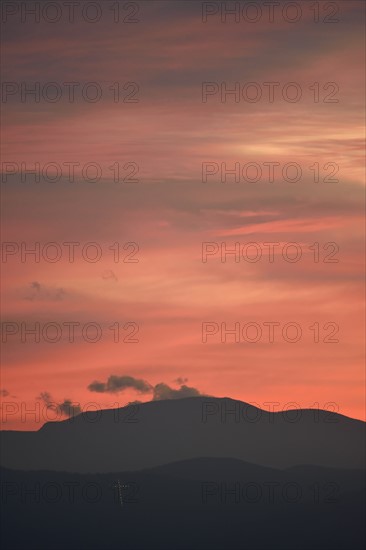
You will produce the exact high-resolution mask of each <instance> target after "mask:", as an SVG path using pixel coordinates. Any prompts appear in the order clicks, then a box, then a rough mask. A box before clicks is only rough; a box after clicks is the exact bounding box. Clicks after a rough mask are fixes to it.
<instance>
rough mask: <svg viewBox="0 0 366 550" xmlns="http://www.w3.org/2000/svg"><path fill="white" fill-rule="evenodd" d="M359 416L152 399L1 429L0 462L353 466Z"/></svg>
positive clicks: (361, 456)
mask: <svg viewBox="0 0 366 550" xmlns="http://www.w3.org/2000/svg"><path fill="white" fill-rule="evenodd" d="M364 426H365V424H364V422H362V421H360V420H354V419H351V418H348V417H345V416H342V415H339V414H335V413H331V412H329V411H321V410H320V411H319V410H311V409H303V410H300V411H299V410H295V411H289V412H287V413H283V412H276V413H269V412H266V411H264V410H261V409H258V408H256V407H253V406H252V405H249V404H247V403H244V402H240V401H234V400H232V399H228V398H211V397H209V398H208V397H191V398H185V399H175V400H166V401H152V402H148V403H141V404H138V405H130V406H128V407H123V408H121V409H114V410H111V409H109V410H103V411H99V412H98V413H95V412H86V413H82V414H80V415H78V416H76V417H74V418H70V419H68V420H65V421H62V422H48V423H46V424H45V425H44V426H43V427H42V428H41V429H40V430H38V431H36V432H17V431H3V432H1V439H2V451H1V465H2V466H4V467H8V468H14V469H19V470H52V471H66V472H80V473H97V472H100V473H107V472H116V471H134V470H141V469H146V468H153V467H157V466H160V465H164V464H168V463H172V462H177V461H184V460H192V459H197V458H202V457H209V458H220V457H221V458H231V459H237V460H241V461H245V462H248V463H252V464H258V465H261V466H265V467H270V468H289V467H293V466H301V465H316V466H322V467H333V468H346V469H358V468H363V467H364V464H365V447H364V435H365V431H364Z"/></svg>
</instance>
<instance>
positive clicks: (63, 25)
mask: <svg viewBox="0 0 366 550" xmlns="http://www.w3.org/2000/svg"><path fill="white" fill-rule="evenodd" d="M31 4H34V2H33V3H32V2H29V3H28V5H31ZM48 4H50V3H48ZM58 4H59V6H60V7H59V10H58V11H52V9H54V8H52V6H51V8H48V9H47V10H46V11H41V12H40V14H39V22H36V21H35V20H34V18H35V17H36V16H37V15H36V16H35V15H32V14H31V13H26V12H22V10H21V6H20V3H19V2H4V5H5V8H3V9H4V10H5V11H3V12H2V32H3V48H2V80H3V87H2V103H1V110H2V136H1V137H2V140H1V157H2V164H1V172H2V173H1V179H2V183H1V186H2V204H1V206H2V240H3V243H2V263H1V268H2V275H3V276H2V287H1V302H2V319H3V323H2V371H1V395H2V397H1V399H2V428H3V429H19V430H35V429H39V428H40V426H41V425H42V424H43V423H44V422H45V421H47V420H51V419H53V418H55V419H58V420H62V419H65V418H67V415H68V414H71V413H70V410H71V409H72V410H74V411H79V410H87V409H88V407H89V408H93V407H95V408H97V407H100V408H109V407H113V406H123V405H124V404H126V403H128V402H132V401H135V400H139V401H149V400H151V399H162V398H176V397H184V396H191V395H192V396H193V395H198V394H203V395H207V396H216V397H231V398H233V399H238V400H242V401H245V402H250V403H256V404H257V405H258V406H260V407H261V408H264V409H270V407H272V409H273V408H274V409H275V410H283V409H285V408H296V407H297V406H299V407H301V408H313V407H315V408H316V407H320V408H325V409H327V410H333V411H335V412H339V413H341V414H345V415H347V416H351V417H354V418H361V419H365V400H364V382H365V371H364V331H365V323H364V278H363V271H364V197H365V195H364V187H363V182H364V169H363V157H362V152H363V144H364V140H363V138H364V113H365V111H364V70H363V67H364V61H365V60H364V30H363V25H364V4H363V2H359V1H353V0H347V1H344V0H340V1H337V2H330V3H328V4H326V3H324V2H315V3H314V2H307V1H303V2H292V3H290V4H291V5H290V6H287V8H286V3H284V2H278V3H277V4H276V3H275V5H274V6H273V11H270V8H269V7H268V2H267V4H266V3H263V2H261V1H259V2H250V3H248V2H240V3H236V5H237V6H239V7H237V8H236V9H237V10H238V11H237V12H236V14H235V15H228V14H226V16H225V3H222V2H206V3H205V2H193V1H192V2H191V1H184V2H183V1H182V2H180V1H166V2H165V1H155V0H149V1H141V2H132V3H131V2H130V3H127V2H119V3H113V2H109V1H105V2H101V3H98V2H96V3H94V7H93V6H91V7H90V6H89V7H88V6H85V5H86V4H93V3H90V2H89V3H88V2H80V5H81V6H82V7H83V8H84V12H82V7H81V6H76V7H75V12H74V15H73V21H70V19H72V17H71V16H70V13H69V12H68V11H67V10H68V9H69V8H67V6H65V5H64V3H62V2H61V3H58ZM226 4H227V5H230V6H231V7H232V6H234V7H235V3H234V2H231V3H230V2H229V3H226ZM287 4H289V3H287ZM40 5H41V7H42V6H43V5H44V3H42V2H41V4H40ZM113 5H114V6H115V7H114V8H113ZM117 5H118V6H119V12H117V11H116V10H117V8H116V6H117ZM311 5H312V6H313V8H311ZM95 6H97V8H96V7H95ZM54 10H55V9H54ZM93 10H94V11H93ZM57 18H58V20H57V21H55V22H51V19H57ZM93 18H95V19H96V20H95V22H92V21H91V19H93ZM114 18H115V19H118V21H114ZM225 18H226V20H225ZM250 19H252V21H250ZM71 83H73V84H71ZM31 89H33V90H35V93H33V94H32V93H31V92H29V90H31ZM27 90H28V93H27ZM72 99H73V101H72ZM27 170H28V172H27ZM32 171H33V173H32ZM34 171H35V172H36V175H35V174H34ZM52 243H53V244H52ZM65 243H66V244H65ZM70 243H73V244H70ZM265 243H267V244H265ZM271 243H272V244H271ZM291 243H292V244H291ZM294 243H295V244H294ZM32 249H33V250H35V253H34V254H31V253H28V254H27V253H26V251H27V250H28V251H29V250H32ZM37 323H38V325H37ZM73 323H75V324H73ZM37 327H38V328H37ZM117 327H118V330H117ZM32 329H33V330H35V331H36V332H35V333H34V332H33V334H32V333H31V332H27V330H28V331H31V330H32ZM37 331H38V332H37ZM230 331H231V332H230ZM52 340H54V341H52ZM94 340H95V341H94ZM289 404H290V405H289ZM291 404H292V405H291ZM31 411H36V413H32V412H31ZM52 415H54V416H52Z"/></svg>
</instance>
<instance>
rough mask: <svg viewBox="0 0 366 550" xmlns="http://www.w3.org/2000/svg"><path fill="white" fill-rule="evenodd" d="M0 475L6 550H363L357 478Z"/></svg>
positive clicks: (216, 466) (181, 467) (174, 467)
mask: <svg viewBox="0 0 366 550" xmlns="http://www.w3.org/2000/svg"><path fill="white" fill-rule="evenodd" d="M0 475H1V482H2V497H1V498H2V504H3V522H2V534H1V542H2V543H3V546H2V547H3V548H5V549H6V550H15V549H17V550H18V549H19V550H20V549H22V550H23V549H24V548H28V549H29V550H61V549H62V550H64V548H72V549H74V548H75V549H76V548H88V549H94V550H108V549H109V550H117V549H121V548H123V549H125V550H132V549H134V550H143V549H145V548H146V549H147V548H151V549H156V550H158V549H159V550H165V549H166V550H168V549H169V550H175V549H180V550H201V549H202V550H203V549H210V550H211V549H213V550H218V549H220V550H223V549H224V548H230V549H231V548H233V549H240V550H242V549H244V548H245V549H248V550H293V549H294V548H296V549H297V550H323V549H324V550H349V549H350V548H352V549H353V550H361V549H363V548H364V544H365V517H366V516H365V515H364V512H365V509H364V508H365V506H364V503H365V501H364V487H365V477H364V472H362V471H357V470H340V469H333V468H317V467H314V466H312V467H308V466H298V467H296V468H290V469H285V470H276V469H273V468H265V467H262V466H258V465H255V464H248V463H244V462H241V461H238V460H233V459H226V458H220V459H217V458H216V459H212V458H200V459H195V460H189V461H181V462H177V463H172V464H166V465H164V466H159V467H157V468H152V469H149V470H141V471H138V472H136V471H134V472H118V473H109V474H73V473H67V472H51V471H32V472H24V471H15V470H9V469H0ZM118 480H120V483H121V486H122V489H121V495H122V506H121V505H120V501H119V498H118V494H117V491H116V488H115V487H114V485H115V484H116V481H118Z"/></svg>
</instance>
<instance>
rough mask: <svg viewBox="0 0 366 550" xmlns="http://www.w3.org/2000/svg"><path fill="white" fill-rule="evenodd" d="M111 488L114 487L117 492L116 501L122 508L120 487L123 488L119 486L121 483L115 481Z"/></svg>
mask: <svg viewBox="0 0 366 550" xmlns="http://www.w3.org/2000/svg"><path fill="white" fill-rule="evenodd" d="M113 487H115V488H116V489H117V490H118V501H119V505H120V506H121V507H122V506H123V499H122V487H123V485H121V482H120V480H119V479H117V483H115V484H114V485H113Z"/></svg>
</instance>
